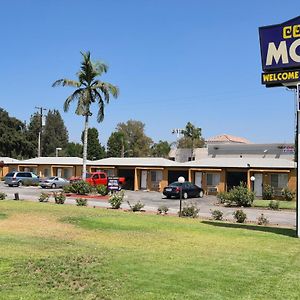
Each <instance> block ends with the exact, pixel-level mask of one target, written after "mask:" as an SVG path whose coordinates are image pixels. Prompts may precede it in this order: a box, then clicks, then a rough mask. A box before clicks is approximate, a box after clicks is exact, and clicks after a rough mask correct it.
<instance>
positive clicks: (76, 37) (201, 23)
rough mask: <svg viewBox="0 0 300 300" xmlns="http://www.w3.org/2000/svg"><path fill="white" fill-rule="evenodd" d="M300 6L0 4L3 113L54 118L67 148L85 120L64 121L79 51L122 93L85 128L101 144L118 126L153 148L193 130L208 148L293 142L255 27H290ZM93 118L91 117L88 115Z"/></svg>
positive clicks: (120, 1) (285, 100) (174, 1)
mask: <svg viewBox="0 0 300 300" xmlns="http://www.w3.org/2000/svg"><path fill="white" fill-rule="evenodd" d="M293 7H294V8H295V9H293ZM297 7H299V1H280V0H277V1H276V0H270V1H269V0H265V1H258V0H254V1H237V0H236V1H230V0H229V1H221V0H220V1H200V0H153V1H150V0H135V1H134V0H126V1H125V0H110V1H108V0H107V1H101V0H98V1H96V0H95V1H92V0H85V1H75V0H51V1H38V0H36V1H33V0H32V1H29V0H19V1H1V11H0V24H1V48H0V54H1V55H0V57H1V58H0V59H1V72H0V81H1V89H0V107H3V108H4V109H5V110H7V111H8V112H9V114H10V115H11V116H15V117H17V118H19V119H21V120H23V121H25V120H26V121H27V122H28V121H29V119H30V116H31V114H33V113H34V112H35V106H43V107H45V108H48V109H59V111H60V112H61V114H62V117H63V118H64V120H65V124H66V126H67V128H68V131H69V136H70V140H72V141H79V140H80V135H81V131H82V130H83V118H82V117H79V116H76V115H75V114H74V106H73V107H71V109H70V111H69V112H68V113H64V112H63V109H62V107H63V102H64V100H65V98H66V97H67V96H68V95H69V94H71V92H72V89H70V88H63V87H57V88H52V87H51V84H52V83H53V82H54V81H55V80H56V79H60V78H71V79H75V73H76V72H77V71H78V69H79V66H80V61H81V55H80V51H85V50H90V51H91V53H92V58H93V59H95V60H97V59H99V60H103V61H105V62H107V63H108V64H109V66H110V69H109V72H108V74H106V75H105V76H103V78H102V80H105V81H109V82H111V83H114V84H116V85H118V86H119V88H120V96H119V98H118V99H117V100H114V99H113V100H112V101H111V103H110V104H109V105H108V106H106V108H105V119H104V121H103V122H102V123H100V124H98V123H96V120H95V119H96V116H94V117H93V118H92V120H91V123H90V126H94V127H96V128H97V129H98V130H99V133H100V141H101V143H104V144H106V141H107V138H108V137H109V136H110V134H111V132H112V131H114V129H115V127H116V125H117V123H119V122H126V121H127V120H129V119H135V120H140V121H142V122H144V123H145V125H146V127H145V128H146V134H147V135H149V136H150V137H152V138H153V140H154V141H158V140H159V139H162V140H168V141H174V140H175V139H176V137H175V136H174V135H172V134H171V130H172V129H173V128H183V127H184V126H185V124H186V123H187V122H188V121H191V122H192V123H193V124H195V125H196V126H198V127H201V128H202V134H203V136H204V137H205V138H208V137H211V136H214V135H217V134H222V133H227V134H232V135H236V136H241V137H245V138H247V139H249V140H250V141H252V142H256V143H264V142H291V141H293V135H294V98H293V93H292V92H290V91H287V90H286V89H285V88H272V89H267V88H265V87H264V86H262V85H261V83H260V73H261V61H260V49H259V39H258V27H259V26H264V25H272V24H277V23H281V22H284V21H286V20H288V19H290V18H293V17H296V16H297V15H298V14H299V12H298V11H297V10H296V8H297ZM93 111H94V112H95V115H96V107H94V110H93Z"/></svg>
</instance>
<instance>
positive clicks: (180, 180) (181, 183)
mask: <svg viewBox="0 0 300 300" xmlns="http://www.w3.org/2000/svg"><path fill="white" fill-rule="evenodd" d="M178 182H179V183H180V191H179V217H181V212H182V185H183V183H184V182H185V178H184V177H183V176H180V177H178Z"/></svg>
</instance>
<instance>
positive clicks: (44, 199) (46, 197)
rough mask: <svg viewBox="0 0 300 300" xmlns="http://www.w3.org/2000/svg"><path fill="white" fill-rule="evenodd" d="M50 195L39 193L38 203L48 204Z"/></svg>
mask: <svg viewBox="0 0 300 300" xmlns="http://www.w3.org/2000/svg"><path fill="white" fill-rule="evenodd" d="M49 197H50V195H49V194H48V193H41V195H40V197H39V202H48V201H49Z"/></svg>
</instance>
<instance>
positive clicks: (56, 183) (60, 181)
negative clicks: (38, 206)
mask: <svg viewBox="0 0 300 300" xmlns="http://www.w3.org/2000/svg"><path fill="white" fill-rule="evenodd" d="M69 183H70V182H69V180H67V179H64V178H61V177H57V176H52V177H47V178H45V179H43V180H41V181H40V186H41V187H42V188H43V189H45V188H51V189H55V188H62V187H64V186H66V185H68V184H69Z"/></svg>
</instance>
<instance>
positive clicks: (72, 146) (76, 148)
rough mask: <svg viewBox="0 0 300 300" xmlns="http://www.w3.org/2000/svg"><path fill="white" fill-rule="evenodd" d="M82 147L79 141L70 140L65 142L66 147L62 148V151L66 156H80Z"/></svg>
mask: <svg viewBox="0 0 300 300" xmlns="http://www.w3.org/2000/svg"><path fill="white" fill-rule="evenodd" d="M82 151H83V147H82V145H81V144H79V143H74V142H70V143H68V144H67V146H66V148H65V149H63V153H64V154H65V155H66V156H71V157H82Z"/></svg>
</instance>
